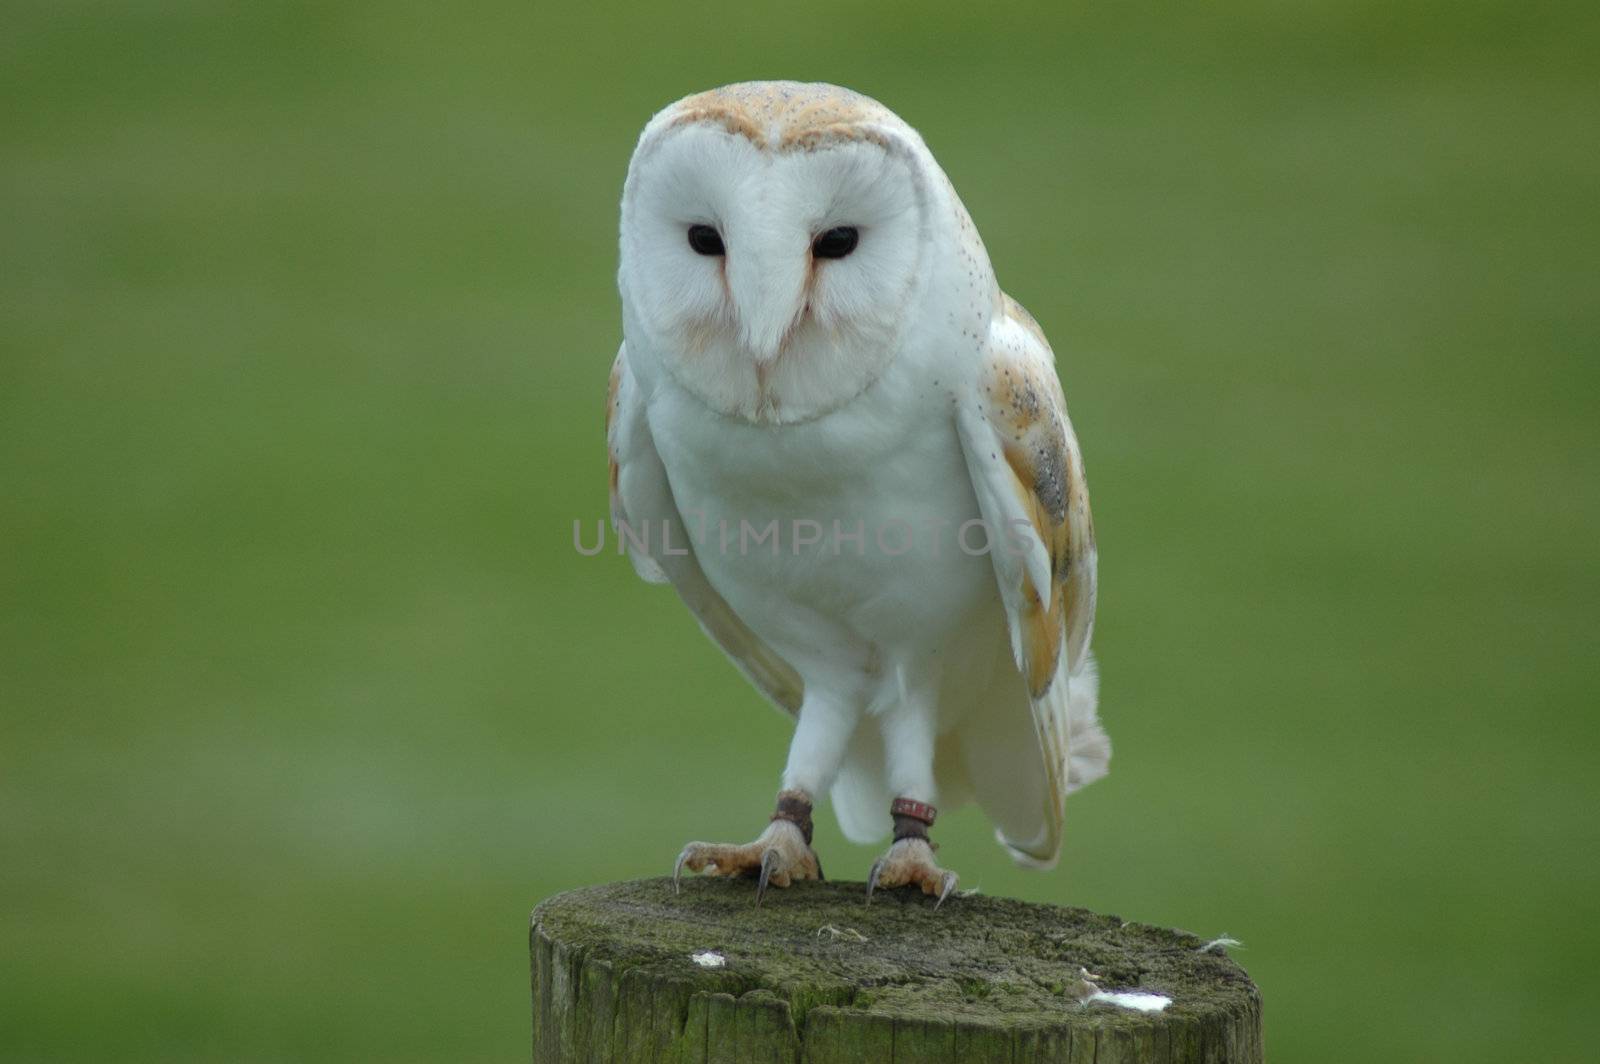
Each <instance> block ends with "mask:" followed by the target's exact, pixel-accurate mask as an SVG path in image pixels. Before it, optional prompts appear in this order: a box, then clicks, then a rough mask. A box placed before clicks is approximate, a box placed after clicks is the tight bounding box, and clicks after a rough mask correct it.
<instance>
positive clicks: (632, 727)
mask: <svg viewBox="0 0 1600 1064" xmlns="http://www.w3.org/2000/svg"><path fill="white" fill-rule="evenodd" d="M1597 11H1600V8H1597V7H1596V6H1595V5H1593V4H1577V3H1574V4H1571V5H1566V6H1563V5H1557V4H1510V3H1506V4H1482V3H1473V2H1450V3H1443V2H1440V3H1426V4H1423V3H1404V4H1393V3H1379V2H1369V3H1357V2H1331V0H1330V2H1304V3H1281V4H1271V3H1265V2H1250V0H1233V2H1229V3H1225V4H1207V5H1179V4H1160V5H1157V4H1144V5H1133V6H1127V5H1085V4H1073V5H1041V6H1039V7H1037V8H1036V9H1033V10H1025V9H1023V8H1020V7H1019V8H1012V9H1005V10H999V9H995V10H991V9H988V8H985V7H983V6H981V5H975V4H961V3H929V2H927V0H923V2H919V3H915V4H909V3H904V4H883V5H870V6H869V5H861V4H854V3H813V4H809V5H805V6H804V7H797V6H792V5H791V6H787V7H784V8H775V9H772V10H770V11H768V10H765V9H760V8H756V7H753V6H751V5H748V4H728V3H722V2H714V3H706V4H701V5H697V6H694V7H677V6H668V5H658V4H647V3H633V4H629V5H626V6H616V7H605V8H601V7H595V8H586V7H583V6H582V5H546V4H531V3H509V2H506V3H490V4H476V5H432V4H413V3H393V2H391V3H381V4H380V3H297V4H249V5H246V4H230V3H215V4H205V3H193V2H172V3H132V4H129V3H121V4H112V3H90V2H43V0H14V2H12V3H10V4H8V5H7V6H6V15H5V24H6V25H5V32H4V34H3V36H0V96H3V98H4V99H5V100H6V101H7V102H8V106H7V107H6V108H5V109H4V111H3V114H0V124H3V143H0V147H3V152H0V181H3V184H0V223H3V232H0V248H3V260H0V262H3V270H0V342H3V345H4V346H3V349H0V487H3V497H0V985H3V992H0V1000H3V1005H0V1055H3V1056H4V1057H6V1058H8V1059H19V1060H22V1059H34V1060H69V1059H71V1060H105V1059H127V1060H165V1061H184V1060H193V1061H201V1060H206V1061H210V1060H251V1061H267V1060H327V1061H346V1060H386V1061H411V1060H416V1061H421V1060H440V1061H443V1060H450V1061H469V1060H484V1061H489V1060H515V1059H521V1058H523V1057H524V1056H525V1055H526V1054H527V1051H528V1038H529V1021H528V1008H527V974H526V964H527V960H526V955H525V929H526V917H527V912H528V909H529V908H530V907H531V906H532V905H533V904H534V903H535V902H537V901H538V900H539V899H541V898H543V897H545V896H547V895H549V894H550V893H552V892H554V891H558V890H562V889H565V888H569V887H574V886H577V885H580V884H585V883H592V882H596V881H601V880H607V879H613V878H621V877H632V876H639V875H646V874H657V873H663V872H666V871H667V870H668V868H669V866H670V863H671V860H672V858H673V856H674V854H675V853H676V852H677V850H678V847H679V846H680V845H681V844H682V843H683V842H684V841H685V840H687V839H689V838H713V839H722V838H727V839H739V838H745V837H748V836H750V835H752V834H753V833H754V831H755V830H756V829H758V828H759V826H760V825H761V823H762V821H763V820H764V818H765V815H766V812H767V809H768V808H769V802H770V799H771V792H772V790H773V787H774V785H775V782H776V778H777V774H778V771H779V769H780V767H781V764H782V758H783V753H784V749H785V742H786V738H787V731H788V728H787V724H786V722H785V720H784V719H783V718H782V717H780V715H779V714H777V713H776V712H774V711H773V710H771V709H769V708H767V707H766V706H765V705H764V704H762V703H761V702H760V701H759V699H758V697H757V696H756V695H755V694H754V693H753V692H752V691H751V690H750V689H748V688H747V687H746V686H745V684H744V682H743V681H742V680H741V679H740V678H739V677H738V675H737V674H736V673H735V672H734V670H733V669H732V668H730V667H729V666H727V665H726V664H725V663H724V662H723V661H722V660H721V659H720V657H719V655H718V654H717V652H716V651H715V650H714V649H713V648H712V647H711V646H710V645H709V644H708V643H707V642H706V641H705V640H704V639H703V638H702V637H701V635H700V634H699V632H698V631H697V629H696V627H695V626H694V624H693V623H692V622H691V621H690V619H689V617H688V616H687V614H686V613H685V611H684V610H683V609H682V608H681V607H680V606H679V604H678V603H677V601H676V600H675V598H674V597H673V596H672V595H671V594H670V592H667V591H665V590H663V589H657V588H650V587H647V586H645V585H643V584H641V583H639V582H638V581H636V580H635V579H634V577H633V575H632V573H631V571H630V569H629V567H628V565H627V563H626V562H625V561H623V560H622V559H619V558H616V557H615V556H605V557H600V558H581V557H578V556H577V555H576V554H575V553H574V552H573V549H572V546H571V543H572V532H571V523H572V521H573V519H574V518H583V519H585V520H586V521H592V520H593V519H594V518H597V517H600V516H602V515H603V514H604V512H605V506H606V501H605V497H606V496H605V460H604V454H603V444H602V440H601V424H600V423H601V406H602V396H603V392H604V387H605V379H606V372H607V368H608V366H609V364H610V361H611V357H612V354H613V352H614V351H615V348H616V344H617V341H618V338H619V329H620V326H619V321H618V307H617V299H616V295H615V287H614V270H615V259H616V235H615V228H616V204H617V199H618V193H619V190H620V186H621V181H622V177H623V173H624V169H625V166H626V163H627V160H628V156H629V153H630V151H631V149H632V146H633V141H634V138H635V137H636V135H637V132H638V130H639V128H640V127H641V126H642V125H643V123H644V122H645V120H646V119H647V118H648V117H649V116H650V114H651V113H652V112H653V111H654V110H655V109H656V108H658V107H660V106H662V105H664V104H666V103H667V102H669V101H671V100H672V99H674V98H676V97H678V96H679V95H682V94H684V93H687V92H690V91H692V90H696V89H701V88H705V87H709V86H712V85H716V84H720V83H724V82H728V81H734V80H741V79H746V78H752V77H795V78H802V79H817V80H830V81H837V82H840V83H843V84H847V85H850V86H852V87H855V88H857V89H860V90H862V91H864V92H867V93H869V94H871V95H874V96H876V97H878V98H880V99H882V100H883V101H885V102H886V103H888V104H889V105H890V106H891V107H893V108H895V109H896V110H897V111H899V112H900V113H901V114H902V115H903V116H904V117H905V118H906V119H907V120H908V121H910V122H911V123H912V124H913V125H915V126H917V127H918V128H919V129H920V130H921V131H922V132H923V134H924V135H925V137H926V139H927V141H928V143H929V144H930V145H931V146H932V148H933V150H934V152H935V153H936V154H937V156H938V157H939V159H940V160H941V162H942V163H943V165H944V167H945V168H946V170H947V171H948V172H949V174H950V176H951V177H952V179H953V180H954V181H955V184H956V186H957V188H958V189H960V191H961V193H962V195H963V196H964V198H965V200H966V202H967V204H968V206H969V207H970V208H971V210H972V213H973V215H974V216H975V217H976V219H977V221H978V224H979V225H980V227H981V228H982V230H983V233H984V235H985V238H986V240H987V242H988V245H989V248H990V251H991V253H992V255H993V258H994V261H995V264H996V267H997V269H998V271H999V274H1000V277H1001V281H1002V283H1003V284H1004V285H1005V286H1006V288H1007V289H1009V290H1010V291H1011V292H1012V293H1013V294H1014V295H1016V296H1017V297H1018V298H1019V299H1020V300H1021V301H1022V302H1023V303H1025V304H1026V305H1027V306H1028V307H1029V308H1030V309H1031V310H1032V311H1033V312H1034V314H1035V315H1037V317H1038V318H1039V319H1040V321H1041V322H1043V324H1044V326H1045V328H1046V329H1047V330H1048V332H1049V334H1050V336H1051V338H1052V339H1053V341H1054V343H1055V346H1056V349H1057V351H1058V355H1059V359H1060V363H1061V366H1062V372H1063V377H1064V378H1065V380H1066V382H1067V390H1068V394H1069V396H1070V397H1071V402H1072V412H1073V416H1074V419H1075V421H1076V424H1077V428H1078V432H1079V435H1080V436H1081V437H1082V439H1083V441H1084V445H1085V449H1086V452H1087V456H1088V461H1089V471H1090V479H1091V483H1092V486H1093V489H1094V501H1095V515H1096V519H1097V522H1098V530H1099V538H1100V543H1101V550H1102V561H1101V566H1102V569H1101V574H1102V575H1101V581H1102V599H1101V601H1102V607H1101V613H1100V622H1099V627H1098V629H1097V637H1096V645H1097V648H1098V650H1099V654H1100V658H1101V662H1102V667H1103V674H1104V697H1103V713H1104V715H1105V718H1106V721H1107V723H1108V726H1109V729H1110V731H1111V734H1112V736H1113V738H1114V740H1115V742H1116V750H1117V754H1116V759H1115V761H1114V762H1113V766H1114V771H1113V772H1112V774H1111V776H1110V777H1109V779H1107V780H1106V781H1105V782H1103V783H1100V784H1097V785H1096V786H1094V787H1092V788H1090V789H1089V790H1088V791H1086V792H1084V793H1083V794H1082V795H1080V796H1078V797H1077V798H1075V799H1074V800H1073V801H1072V802H1071V804H1070V807H1069V832H1068V839H1067V849H1066V854H1065V857H1064V860H1063V861H1062V865H1061V867H1060V868H1059V869H1058V870H1057V871H1055V872H1053V873H1050V874H1046V875H1040V874H1037V873H1028V872H1023V871H1019V870H1016V869H1013V868H1012V867H1011V866H1010V865H1009V864H1008V862H1007V861H1006V859H1005V857H1004V855H1003V854H1002V853H1001V851H1000V850H999V848H998V847H996V846H995V845H994V844H993V842H992V841H990V839H989V832H988V828H987V827H986V825H985V824H984V823H983V821H982V818H981V816H979V815H978V814H977V812H976V811H975V810H973V809H968V810H966V811H964V812H963V813H961V814H958V815H954V816H951V817H949V818H948V820H949V823H948V826H946V825H945V823H944V822H941V835H942V839H943V842H944V845H945V851H944V852H945V855H946V857H948V858H949V863H950V864H951V865H952V866H953V867H955V868H957V869H958V870H959V871H960V872H961V873H962V874H963V884H964V885H967V886H978V887H980V888H981V889H982V890H984V891H985V892H988V893H997V894H1012V895H1018V896H1021V897H1025V898H1033V899H1043V900H1049V901H1055V902H1063V903H1071V904H1078V905H1086V906H1091V907H1094V908H1098V909H1101V910H1104V911H1111V912H1116V913H1120V914H1122V915H1123V916H1124V917H1126V918H1130V919H1139V920H1144V921H1151V922H1157V923H1164V924H1173V925H1178V926H1181V927H1185V928H1188V929H1191V930H1193V931H1196V932H1198V933H1202V934H1206V935H1216V934H1221V933H1224V932H1226V933H1229V934H1231V935H1233V936H1235V937H1237V938H1240V939H1243V940H1244V942H1245V944H1246V947H1247V948H1246V949H1245V950H1244V951H1242V952H1239V953H1238V954H1237V956H1238V957H1239V959H1240V960H1241V961H1242V962H1243V963H1244V964H1245V965H1246V966H1247V967H1248V968H1249V970H1250V971H1251V972H1252V974H1253V975H1254V976H1255V977H1256V978H1257V979H1258V980H1259V982H1260V984H1261V987H1262V990H1263V992H1264V994H1265V1000H1266V1010H1267V1012H1266V1015H1267V1037H1268V1045H1269V1046H1270V1050H1271V1053H1272V1056H1273V1058H1274V1059H1278V1060H1285V1061H1290V1060H1293V1061H1303V1062H1317V1061H1335V1060H1337V1061H1350V1060H1377V1059H1396V1060H1421V1059H1440V1060H1443V1059H1449V1060H1460V1061H1489V1060H1496V1061H1499V1060H1541V1061H1553V1060H1578V1059H1580V1051H1581V1050H1584V1049H1587V1050H1591V1051H1592V1046H1593V1038H1592V1026H1593V1021H1592V1013H1593V1008H1594V1006H1593V1000H1592V999H1593V997H1594V994H1595V992H1596V991H1597V990H1600V979H1597V977H1596V976H1595V974H1594V971H1595V968H1594V965H1595V960H1594V958H1595V953H1596V948H1597V947H1600V941H1597V939H1600V926H1597V924H1600V921H1597V919H1596V915H1595V898H1596V897H1597V896H1600V819H1597V815H1596V812H1597V808H1600V785H1597V778H1596V769H1595V762H1594V759H1595V754H1596V750H1597V749H1600V714H1597V713H1596V710H1597V708H1600V705H1597V704H1600V676H1597V653H1596V649H1597V638H1596V636H1597V625H1596V601H1597V595H1600V564H1597V561H1596V544H1597V543H1600V493H1597V490H1596V489H1597V485H1600V447H1597V444H1600V429H1597V416H1596V415H1597V408H1596V396H1597V386H1600V372H1597V369H1596V355H1597V353H1600V352H1597V343H1596V341H1597V339H1600V321H1597V318H1600V299H1597V295H1600V268H1597V259H1596V254H1595V249H1596V238H1597V236H1600V233H1597V226H1596V221H1597V218H1600V205H1597V201H1596V189H1597V187H1600V182H1597V179H1600V150H1597V143H1596V130H1597V128H1600V123H1597V108H1596V106H1595V102H1596V97H1595V95H1594V81H1593V65H1592V63H1593V45H1592V43H1591V42H1592V40H1593V36H1594V31H1595V30H1596V29H1597V14H1596V12H1597ZM819 835H820V842H819V845H820V847H821V848H822V852H823V853H824V854H825V855H826V860H827V865H828V867H829V868H830V869H833V870H836V871H835V875H844V876H847V877H857V878H859V877H862V876H864V874H865V872H866V870H867V867H868V864H869V863H870V861H871V859H872V857H873V851H872V850H871V849H868V848H863V847H853V846H850V845H849V844H847V843H845V842H844V841H843V840H842V839H841V838H840V837H839V835H838V831H837V828H836V827H835V826H834V824H833V823H832V819H831V816H827V817H825V818H824V821H823V822H822V826H821V828H820V831H819Z"/></svg>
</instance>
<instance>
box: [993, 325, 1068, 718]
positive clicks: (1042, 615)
mask: <svg viewBox="0 0 1600 1064" xmlns="http://www.w3.org/2000/svg"><path fill="white" fill-rule="evenodd" d="M1002 300H1003V303H1004V306H1005V309H1006V313H1007V316H1008V317H1010V318H1011V319H1012V320H1013V321H1015V322H1016V323H1017V324H1019V325H1021V326H1023V327H1024V328H1025V329H1026V330H1027V331H1028V332H1030V333H1031V334H1033V336H1034V337H1035V338H1037V339H1038V340H1039V342H1040V344H1041V346H1043V347H1044V348H1045V350H1046V351H1048V350H1049V347H1048V345H1047V344H1046V343H1045V341H1044V336H1043V334H1042V333H1041V332H1040V330H1039V325H1038V323H1037V322H1035V321H1034V320H1033V317H1032V316H1031V315H1029V314H1028V312H1027V311H1026V310H1024V309H1023V308H1022V306H1021V305H1020V304H1018V303H1017V302H1016V301H1015V300H1013V299H1012V298H1011V297H1009V296H1002ZM985 396H986V398H987V400H988V410H987V413H988V418H989V422H990V424H992V425H993V426H994V427H995V428H996V429H997V430H998V432H999V433H1000V436H1001V450H1002V452H1003V455H1004V458H1005V461H1006V465H1007V467H1008V468H1009V469H1010V471H1011V475H1012V477H1013V480H1014V490H1015V491H1016V493H1017V497H1018V500H1019V502H1020V503H1021V510H1022V513H1023V514H1024V515H1026V517H1027V519H1028V521H1029V523H1030V524H1031V525H1032V526H1033V530H1034V533H1035V534H1036V535H1037V536H1038V537H1039V541H1040V542H1041V543H1043V544H1044V546H1045V551H1046V553H1047V554H1048V556H1049V559H1050V572H1051V577H1052V579H1051V585H1050V587H1051V590H1050V601H1049V603H1048V604H1045V603H1042V602H1040V601H1039V598H1038V595H1037V593H1036V592H1035V591H1034V589H1033V588H1032V586H1027V587H1025V588H1024V589H1023V590H1024V592H1025V607H1024V609H1023V610H1022V612H1021V615H1020V617H1019V621H1020V627H1021V631H1022V635H1023V653H1024V656H1025V659H1026V672H1027V680H1028V686H1029V689H1030V690H1031V691H1032V693H1033V696H1034V697H1035V698H1039V697H1041V696H1042V695H1043V694H1044V693H1045V692H1046V691H1047V690H1049V688H1050V683H1051V681H1052V680H1053V679H1054V677H1055V673H1056V666H1057V664H1058V663H1059V658H1060V653H1061V647H1062V645H1063V642H1062V636H1063V634H1064V633H1065V634H1067V636H1068V638H1067V640H1066V645H1067V647H1068V649H1069V651H1070V652H1071V653H1072V654H1073V655H1074V659H1073V660H1076V657H1075V656H1076V655H1077V654H1079V653H1081V652H1082V650H1083V646H1084V645H1085V644H1086V643H1087V635H1088V627H1087V626H1088V624H1089V623H1090V620H1091V619H1092V617H1093V610H1094V604H1093V601H1092V599H1093V587H1092V573H1091V572H1088V571H1081V570H1083V569H1084V567H1085V565H1086V564H1087V563H1088V562H1089V561H1090V559H1092V556H1093V551H1094V525H1093V521H1092V519H1091V518H1090V516H1089V495H1088V489H1087V488H1086V486H1085V483H1084V478H1083V469H1082V465H1081V461H1080V459H1079V456H1078V451H1077V445H1076V443H1075V442H1074V441H1073V440H1072V439H1071V436H1070V429H1069V428H1068V427H1067V424H1066V421H1065V420H1064V414H1063V413H1062V412H1063V411H1065V409H1066V398H1065V396H1064V395H1063V394H1062V392H1061V384H1060V382H1059V381H1058V380H1057V379H1056V376H1055V374H1054V373H1052V372H1050V371H1049V367H1048V365H1046V364H1041V363H1034V362H1031V361H1027V360H1024V359H1019V358H1016V357H1012V356H1010V355H1009V354H1005V353H997V355H996V356H995V357H994V359H993V360H992V361H991V362H990V363H989V365H988V367H987V380H986V384H985ZM1069 623H1070V625H1071V629H1072V630H1071V631H1070V632H1067V628H1068V626H1069Z"/></svg>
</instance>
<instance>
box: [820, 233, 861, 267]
mask: <svg viewBox="0 0 1600 1064" xmlns="http://www.w3.org/2000/svg"><path fill="white" fill-rule="evenodd" d="M860 239H861V233H860V231H858V230H857V229H856V227H855V226H853V225H841V226H839V227H838V228H837V229H829V230H828V231H827V232H826V233H820V234H818V236H817V239H815V240H813V241H812V242H811V254H813V255H815V256H816V257H817V258H819V259H842V258H844V257H845V256H846V255H848V254H850V253H851V252H852V251H854V250H855V249H856V241H858V240H860Z"/></svg>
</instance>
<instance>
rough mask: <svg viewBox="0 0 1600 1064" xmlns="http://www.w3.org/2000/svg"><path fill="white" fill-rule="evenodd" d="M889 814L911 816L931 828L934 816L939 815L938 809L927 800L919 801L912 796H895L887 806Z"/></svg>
mask: <svg viewBox="0 0 1600 1064" xmlns="http://www.w3.org/2000/svg"><path fill="white" fill-rule="evenodd" d="M889 815H890V816H908V817H912V818H914V819H916V820H920V821H922V822H923V823H924V824H926V825H928V826H929V827H930V828H931V827H933V819H934V817H936V816H938V815H939V810H937V809H935V808H934V807H933V806H931V805H929V804H928V803H927V802H919V801H917V800H916V799H914V798H896V799H895V800H894V802H893V803H891V804H890V806H889Z"/></svg>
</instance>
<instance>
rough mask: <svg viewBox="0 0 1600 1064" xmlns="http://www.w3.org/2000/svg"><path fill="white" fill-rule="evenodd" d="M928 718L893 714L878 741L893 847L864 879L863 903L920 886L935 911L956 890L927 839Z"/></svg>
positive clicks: (930, 785)
mask: <svg viewBox="0 0 1600 1064" xmlns="http://www.w3.org/2000/svg"><path fill="white" fill-rule="evenodd" d="M932 721H933V717H932V714H931V713H928V712H925V711H922V710H921V708H920V707H917V706H915V705H911V706H906V707H903V708H901V709H898V710H896V711H893V712H892V713H891V714H890V715H889V716H887V717H886V718H885V720H884V729H883V738H884V746H885V749H886V752H887V758H888V765H887V768H888V771H889V783H890V786H891V787H892V788H893V792H894V793H895V794H896V795H898V796H899V797H897V798H895V800H894V801H893V802H892V803H890V805H889V815H890V816H891V817H893V818H894V842H893V843H892V844H891V845H890V846H889V852H887V853H885V854H884V855H883V856H882V857H880V858H878V859H877V860H876V861H875V862H873V865H872V871H871V872H870V873H869V874H868V876H867V900H868V901H871V900H872V894H873V891H875V890H878V889H880V888H890V887H903V886H911V885H915V886H919V887H921V888H922V892H923V893H924V894H929V895H934V896H937V897H938V899H939V900H938V901H936V902H934V905H933V907H934V908H935V909H937V908H939V906H941V905H943V904H944V900H945V899H946V898H948V897H949V896H950V892H951V891H953V890H955V889H956V879H957V877H956V874H955V873H954V872H947V871H945V870H944V869H943V868H940V867H939V866H938V865H937V864H935V863H934V860H933V851H934V850H935V849H937V847H936V846H934V844H933V842H932V840H930V839H929V838H928V829H929V828H931V827H932V826H933V821H934V818H935V817H936V816H937V815H938V812H939V811H938V810H937V809H935V808H934V807H933V800H934V799H935V798H936V797H937V792H936V790H935V784H934V779H933V723H932Z"/></svg>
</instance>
